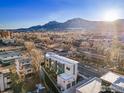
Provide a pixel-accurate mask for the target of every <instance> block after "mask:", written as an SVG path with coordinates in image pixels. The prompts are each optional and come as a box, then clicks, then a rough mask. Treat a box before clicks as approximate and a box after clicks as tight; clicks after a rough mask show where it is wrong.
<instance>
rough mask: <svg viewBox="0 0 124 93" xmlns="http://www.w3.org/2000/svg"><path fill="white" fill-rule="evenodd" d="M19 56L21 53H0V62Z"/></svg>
mask: <svg viewBox="0 0 124 93" xmlns="http://www.w3.org/2000/svg"><path fill="white" fill-rule="evenodd" d="M18 56H21V53H20V52H18V51H7V52H0V60H9V59H11V58H13V59H14V58H17V57H18Z"/></svg>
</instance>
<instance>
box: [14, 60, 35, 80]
mask: <svg viewBox="0 0 124 93" xmlns="http://www.w3.org/2000/svg"><path fill="white" fill-rule="evenodd" d="M31 62H32V61H31V59H30V58H20V59H16V62H15V64H16V72H17V74H18V75H19V77H21V78H24V77H30V76H31V75H32V73H33V67H32V65H31Z"/></svg>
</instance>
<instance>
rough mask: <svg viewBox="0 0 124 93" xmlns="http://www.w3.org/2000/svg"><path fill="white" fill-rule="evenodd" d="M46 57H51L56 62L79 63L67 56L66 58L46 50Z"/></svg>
mask: <svg viewBox="0 0 124 93" xmlns="http://www.w3.org/2000/svg"><path fill="white" fill-rule="evenodd" d="M46 57H47V58H51V59H53V60H55V61H57V62H60V63H62V64H78V63H79V62H78V61H75V60H72V59H69V58H66V57H63V56H59V55H57V54H55V53H53V52H47V53H46Z"/></svg>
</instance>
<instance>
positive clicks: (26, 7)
mask: <svg viewBox="0 0 124 93" xmlns="http://www.w3.org/2000/svg"><path fill="white" fill-rule="evenodd" d="M111 9H118V10H119V11H121V14H120V16H119V18H122V19H123V18H124V11H123V10H124V0H0V28H22V27H30V26H33V25H42V24H44V23H47V22H48V21H53V20H56V21H59V22H64V21H66V20H68V19H71V18H79V17H80V18H84V19H87V20H102V16H103V12H105V11H108V10H111Z"/></svg>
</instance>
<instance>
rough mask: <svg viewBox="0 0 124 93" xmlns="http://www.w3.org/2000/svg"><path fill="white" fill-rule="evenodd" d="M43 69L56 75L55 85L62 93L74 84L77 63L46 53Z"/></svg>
mask: <svg viewBox="0 0 124 93" xmlns="http://www.w3.org/2000/svg"><path fill="white" fill-rule="evenodd" d="M45 60H46V61H45V67H46V68H48V69H50V70H51V71H54V72H55V73H56V74H57V85H58V86H59V87H60V88H61V90H62V91H64V90H66V89H68V88H70V87H72V86H74V85H75V84H76V80H77V75H78V62H77V61H74V60H71V59H69V58H66V57H63V56H59V55H57V54H55V53H52V52H48V53H46V55H45Z"/></svg>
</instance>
